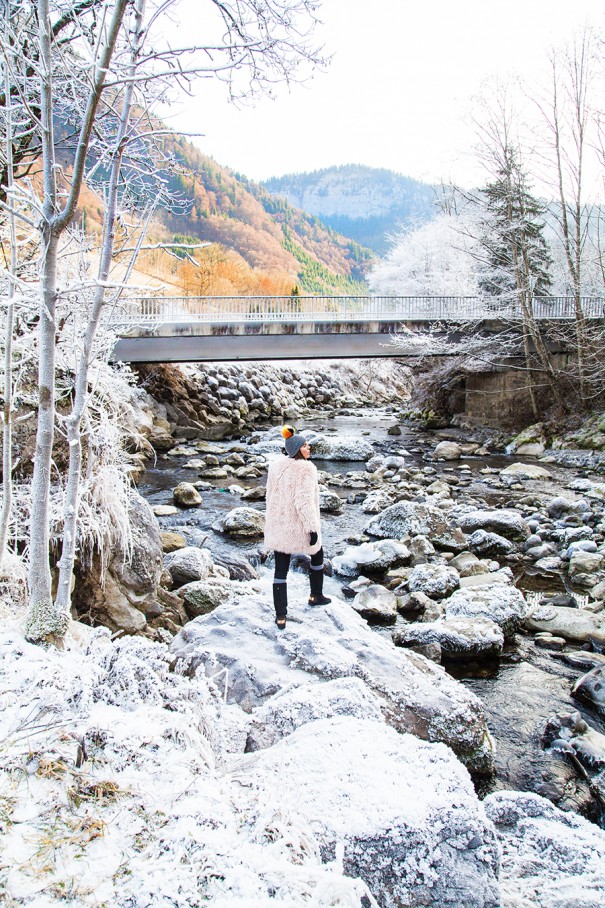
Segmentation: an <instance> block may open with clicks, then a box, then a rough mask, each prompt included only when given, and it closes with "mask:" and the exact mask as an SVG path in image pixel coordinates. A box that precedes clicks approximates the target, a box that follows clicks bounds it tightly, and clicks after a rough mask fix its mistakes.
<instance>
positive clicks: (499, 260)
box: [479, 143, 552, 300]
mask: <svg viewBox="0 0 605 908" xmlns="http://www.w3.org/2000/svg"><path fill="white" fill-rule="evenodd" d="M496 161H497V169H496V174H495V179H493V180H491V181H490V182H488V183H487V185H486V186H485V187H484V188H483V190H482V195H483V200H484V206H485V213H484V215H483V224H484V233H483V235H482V237H481V244H482V246H483V248H484V250H485V256H484V258H483V262H482V267H481V271H480V276H479V287H480V289H481V290H482V291H483V293H485V294H487V295H488V296H503V297H506V298H507V299H508V300H511V299H512V300H515V299H516V297H517V294H518V293H520V292H528V291H529V292H531V293H532V294H533V296H548V295H549V294H550V293H551V290H552V279H551V275H550V269H551V266H552V258H551V255H550V252H549V249H548V245H547V242H546V239H545V237H544V226H545V222H544V214H545V211H546V209H545V206H544V205H542V204H541V203H540V202H539V200H538V199H537V198H536V197H535V196H533V195H532V193H531V192H530V191H529V188H528V179H527V174H526V173H525V171H524V170H523V168H522V166H521V164H520V161H519V153H518V150H517V149H515V148H514V147H512V146H511V145H509V144H507V143H505V144H504V146H503V147H502V148H501V149H500V153H499V154H498V155H497V157H496Z"/></svg>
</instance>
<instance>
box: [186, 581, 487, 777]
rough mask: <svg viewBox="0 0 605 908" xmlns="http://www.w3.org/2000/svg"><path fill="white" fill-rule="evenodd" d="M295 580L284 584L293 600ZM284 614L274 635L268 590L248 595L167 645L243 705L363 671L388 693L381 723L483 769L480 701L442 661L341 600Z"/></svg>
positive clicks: (363, 676)
mask: <svg viewBox="0 0 605 908" xmlns="http://www.w3.org/2000/svg"><path fill="white" fill-rule="evenodd" d="M296 579H298V578H293V580H292V582H290V583H289V593H290V594H291V597H290V598H291V599H293V595H295V581H296ZM303 585H304V583H303V578H300V586H301V589H302V586H303ZM289 618H290V620H289V621H288V625H287V628H286V630H285V631H279V632H274V633H272V632H271V629H272V627H273V620H274V616H273V605H272V604H271V603H270V601H269V596H267V598H266V599H263V598H262V597H260V596H254V595H251V596H249V597H247V599H246V606H245V608H242V607H241V606H238V605H237V604H235V603H231V602H230V603H227V604H226V605H221V606H219V608H217V609H215V611H213V612H212V613H211V614H210V615H206V616H204V617H202V618H196V619H195V620H194V621H191V622H190V623H189V624H187V625H186V626H185V627H184V628H182V629H181V631H180V633H179V634H178V635H177V636H176V637H175V638H174V640H173V641H172V644H171V647H170V650H171V652H172V654H173V656H174V657H175V659H177V660H178V663H180V665H181V667H182V669H183V670H186V671H188V672H194V671H195V670H196V669H199V668H203V670H204V671H205V673H206V674H207V675H208V676H209V677H212V676H217V677H221V678H222V679H223V684H224V689H225V696H226V700H227V702H235V703H238V704H239V705H240V706H241V707H242V708H243V709H245V710H247V711H252V710H253V709H255V708H257V707H259V706H261V705H262V704H263V703H265V701H267V699H268V698H269V697H271V696H273V695H275V694H277V693H278V692H279V691H281V690H282V689H284V688H285V687H290V686H291V685H292V684H300V683H303V682H305V683H307V682H308V681H309V680H314V681H316V682H317V683H320V682H321V681H326V680H332V679H334V678H347V677H357V678H361V679H362V680H363V681H365V683H366V684H367V685H368V687H369V688H370V689H371V690H372V691H374V692H375V693H377V694H378V695H379V696H380V697H381V698H382V699H383V700H384V704H385V713H386V717H387V721H388V722H389V723H390V724H392V725H393V726H394V727H395V728H396V729H397V730H398V731H401V732H411V733H413V734H416V735H418V736H419V737H421V738H423V739H426V740H431V741H444V742H445V743H446V744H449V746H450V747H452V749H453V750H454V751H455V752H456V753H457V754H458V756H459V757H460V759H462V760H463V762H465V763H466V764H467V765H468V766H469V767H474V768H475V769H477V770H478V771H489V769H490V767H491V764H492V753H491V739H490V736H489V733H488V731H487V728H486V725H485V718H484V715H483V708H482V705H481V703H480V701H479V700H478V699H477V698H476V697H475V696H474V695H473V694H472V693H471V692H470V691H468V690H466V689H465V688H463V687H462V686H461V685H460V684H458V683H457V682H455V681H454V680H453V679H451V678H450V677H449V676H448V675H447V674H446V673H445V672H444V671H443V670H442V669H441V668H440V667H439V666H436V665H433V664H432V663H429V662H428V661H427V660H426V659H423V658H422V657H421V656H418V655H417V654H415V653H413V652H407V651H404V650H401V649H397V648H395V647H394V646H393V644H392V642H391V641H390V640H385V639H383V638H382V637H380V636H379V635H377V634H376V633H374V632H373V631H372V630H370V629H369V628H368V626H367V625H366V623H365V621H363V619H362V618H360V617H359V616H358V615H357V614H356V613H355V612H354V610H353V609H352V608H351V607H350V605H348V604H347V603H344V602H339V601H335V600H333V601H332V603H331V605H326V606H323V607H322V608H321V609H318V608H313V607H310V606H305V605H303V606H300V605H297V606H296V608H293V607H290V609H289ZM295 618H296V619H300V620H294V619H295ZM181 660H182V661H181ZM225 669H226V671H225Z"/></svg>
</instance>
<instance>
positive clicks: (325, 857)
mask: <svg viewBox="0 0 605 908" xmlns="http://www.w3.org/2000/svg"><path fill="white" fill-rule="evenodd" d="M276 783H277V784H278V786H279V797H278V798H277V799H276V791H275V786H276ZM232 798H233V799H234V800H235V803H236V805H237V807H238V809H239V811H240V813H241V814H242V815H245V816H246V817H247V818H248V819H247V823H248V827H249V835H250V837H251V838H252V840H253V841H264V840H266V839H267V838H268V837H270V836H271V835H273V834H274V830H275V824H278V825H280V824H281V823H282V818H283V817H288V816H292V817H296V822H297V826H304V827H307V828H310V830H312V838H313V840H314V842H315V844H316V847H317V848H318V851H319V855H320V857H321V860H322V861H323V862H328V861H334V860H335V859H338V860H340V861H342V865H343V870H344V873H345V874H346V875H347V876H350V877H359V878H361V879H362V880H363V881H364V882H365V883H366V884H367V886H368V888H369V890H370V892H371V893H372V895H373V897H374V898H375V899H376V902H377V903H378V905H379V906H381V908H394V906H396V905H397V906H410V908H414V906H418V908H420V906H426V905H438V906H439V908H461V906H464V908H497V906H498V905H499V904H500V900H499V894H498V867H499V852H498V846H497V842H496V839H495V835H494V830H493V827H492V825H491V823H490V822H488V821H487V820H486V817H485V814H484V811H483V807H482V805H481V802H480V801H479V800H478V798H477V796H476V794H475V792H474V789H473V786H472V783H471V780H470V778H469V776H468V773H467V772H466V770H465V769H464V767H462V766H461V764H460V763H459V762H458V761H457V760H456V758H455V757H454V755H453V754H452V752H451V751H450V750H449V749H448V748H447V747H444V746H443V745H441V744H427V743H424V742H421V741H419V740H418V739H416V738H414V737H412V736H411V735H398V734H397V733H396V732H395V731H394V729H392V728H389V727H388V726H387V725H384V724H382V723H380V722H375V721H368V720H362V719H358V718H354V717H349V716H340V717H337V718H332V719H319V720H317V721H315V722H310V723H307V724H305V725H303V726H302V727H300V728H298V729H297V730H296V731H294V732H293V733H292V734H291V735H289V736H288V737H286V738H284V739H283V740H281V741H279V742H278V743H277V744H275V745H274V746H273V747H270V748H268V749H266V750H262V751H258V752H257V753H255V754H250V755H249V756H245V757H243V758H241V759H240V760H239V761H238V764H237V767H236V769H235V773H234V777H233V786H232Z"/></svg>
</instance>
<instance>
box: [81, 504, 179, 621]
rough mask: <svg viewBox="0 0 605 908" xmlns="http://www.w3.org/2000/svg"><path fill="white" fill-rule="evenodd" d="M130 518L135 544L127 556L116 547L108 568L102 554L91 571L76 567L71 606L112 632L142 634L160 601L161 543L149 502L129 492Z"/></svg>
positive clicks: (96, 557)
mask: <svg viewBox="0 0 605 908" xmlns="http://www.w3.org/2000/svg"><path fill="white" fill-rule="evenodd" d="M128 516H129V521H130V531H131V538H132V546H131V549H130V553H129V555H125V554H124V552H123V551H120V550H118V549H117V545H116V546H114V549H113V552H112V553H111V555H110V557H109V559H108V563H107V566H106V568H105V570H104V569H103V564H102V562H101V559H100V557H99V555H98V554H95V555H94V557H93V559H92V564H91V565H90V566H88V567H87V568H84V566H82V565H78V566H77V567H76V572H75V584H74V593H73V605H74V608H75V610H76V612H77V613H78V614H86V615H87V616H89V617H92V618H93V619H94V621H95V622H98V623H100V624H104V625H106V626H107V627H109V628H111V630H114V631H118V630H121V631H125V632H126V633H128V634H134V633H137V632H139V631H142V630H144V628H145V626H146V624H147V621H146V618H145V612H146V611H147V610H148V609H149V608H150V607H152V606H154V605H155V603H156V596H157V590H158V585H159V582H160V576H161V573H162V555H163V552H162V540H161V537H160V530H159V527H158V523H157V520H156V519H155V516H154V514H153V511H152V510H151V508H150V506H149V505H148V504H147V502H146V501H145V500H144V499H143V498H141V496H140V495H139V494H138V493H136V492H131V494H130V500H129V509H128Z"/></svg>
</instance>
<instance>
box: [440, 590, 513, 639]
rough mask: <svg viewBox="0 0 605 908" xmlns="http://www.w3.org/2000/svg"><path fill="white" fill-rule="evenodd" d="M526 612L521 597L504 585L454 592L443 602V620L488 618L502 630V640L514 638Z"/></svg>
mask: <svg viewBox="0 0 605 908" xmlns="http://www.w3.org/2000/svg"><path fill="white" fill-rule="evenodd" d="M527 612H528V605H527V600H526V599H525V596H524V595H523V593H522V592H521V591H520V590H518V589H517V588H516V587H514V586H506V585H504V584H493V585H492V586H486V587H480V588H479V589H476V588H472V587H471V588H470V589H468V588H467V589H460V590H456V592H455V593H453V595H451V596H450V597H449V598H448V599H446V600H445V614H446V617H447V618H457V617H465V618H489V620H490V621H494V622H495V623H496V624H497V625H498V626H499V627H500V628H502V632H503V633H504V637H505V639H506V640H510V639H511V638H512V637H514V635H515V632H516V631H518V630H519V628H520V627H521V624H522V622H523V619H524V618H525V616H526V615H527Z"/></svg>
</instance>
